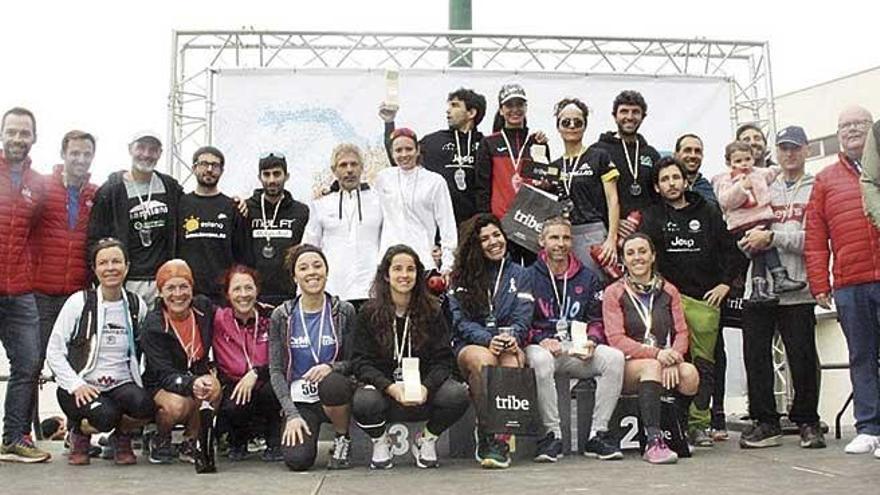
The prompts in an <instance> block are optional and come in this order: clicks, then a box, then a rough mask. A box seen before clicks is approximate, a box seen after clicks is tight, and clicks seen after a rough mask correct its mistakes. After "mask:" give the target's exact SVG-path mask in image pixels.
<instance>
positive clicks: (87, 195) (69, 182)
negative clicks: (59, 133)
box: [31, 131, 98, 362]
mask: <svg viewBox="0 0 880 495" xmlns="http://www.w3.org/2000/svg"><path fill="white" fill-rule="evenodd" d="M94 156H95V138H94V136H92V135H91V134H89V133H87V132H83V131H70V132H68V133H67V134H65V135H64V138H63V139H62V140H61V159H62V160H64V163H62V164H59V165H56V166H55V167H54V169H53V170H52V175H51V176H50V177H46V178H45V179H46V180H45V197H44V199H43V207H42V209H41V211H40V216H39V217H38V218H37V221H36V228H35V229H34V232H33V234H32V235H31V249H32V253H33V267H34V272H33V273H34V296H35V297H36V300H37V312H38V313H39V315H40V338H41V340H40V356H42V357H45V355H46V344H47V343H48V342H49V335H50V334H51V333H52V326H53V325H54V324H55V319H56V318H57V317H58V313H59V312H60V311H61V307H62V306H63V305H64V301H66V300H67V298H68V297H69V296H70V295H71V294H73V293H74V292H76V291H78V290H81V289H84V288H85V287H86V284H87V283H88V281H89V266H88V263H86V258H87V256H86V233H87V231H88V228H89V212H91V211H92V201H93V199H94V197H95V190H97V188H98V186H96V185H95V184H92V183H90V182H89V168H90V167H91V166H92V159H93V158H94ZM40 362H43V360H42V359H40Z"/></svg>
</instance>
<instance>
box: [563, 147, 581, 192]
mask: <svg viewBox="0 0 880 495" xmlns="http://www.w3.org/2000/svg"><path fill="white" fill-rule="evenodd" d="M584 151H586V150H585V149H584V147H583V145H581V151H580V152H579V153H578V154H577V156H573V157H572V160H571V162H570V163H569V162H568V160H566V158H565V155H562V188H563V189H565V195H566V196H568V197H569V198H570V197H571V183H572V181H574V173H573V172H574V169H575V167H577V166H578V165H579V164H580V161H581V156H583V154H584Z"/></svg>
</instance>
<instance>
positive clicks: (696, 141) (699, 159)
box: [675, 134, 718, 206]
mask: <svg viewBox="0 0 880 495" xmlns="http://www.w3.org/2000/svg"><path fill="white" fill-rule="evenodd" d="M675 158H676V159H677V160H678V161H680V162H681V163H682V165H684V168H685V170H686V171H687V177H686V178H685V179H686V181H687V190H688V191H693V192H695V193H697V194H699V195H700V196H702V197H703V199H705V200H706V201H708V202H710V203H712V204H713V205H715V206H718V198H716V197H715V191H713V190H712V184H711V183H710V182H709V180H708V179H706V178H705V177H703V174H701V173H700V167H702V166H703V140H702V139H700V136H697V135H696V134H682V135H681V136H680V137H679V138H678V139H676V140H675Z"/></svg>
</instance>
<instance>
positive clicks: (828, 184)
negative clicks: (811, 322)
mask: <svg viewBox="0 0 880 495" xmlns="http://www.w3.org/2000/svg"><path fill="white" fill-rule="evenodd" d="M871 122H872V119H871V114H870V113H869V112H868V111H867V110H865V109H864V108H861V107H850V108H847V109H846V110H844V111H843V112H842V113H841V114H840V117H839V118H838V121H837V137H838V139H839V140H840V145H841V147H842V148H843V153H841V154H840V157H839V160H838V161H837V163H835V164H833V165H831V166H828V167H826V168H825V169H824V170H822V171H821V172H819V174H818V175H817V176H816V182H815V185H814V186H813V192H812V195H811V196H810V202H809V206H808V207H807V227H806V241H805V248H804V254H805V257H806V262H807V278H808V279H809V282H810V291H811V292H812V293H813V295H814V296H815V297H816V302H817V303H818V304H819V305H820V306H822V307H824V308H830V307H831V294H832V286H831V285H830V284H829V282H828V264H829V258H830V256H831V254H832V253H833V254H834V264H833V275H834V277H833V278H834V286H833V291H834V302H835V304H836V306H837V312H838V319H839V320H840V326H841V328H843V333H844V335H845V336H846V343H847V347H848V348H849V364H850V368H849V369H850V380H851V381H852V388H853V398H854V411H855V418H856V433H857V435H856V438H855V439H853V440H852V441H851V442H850V443H849V444H848V445H847V446H846V449H845V450H846V452H847V453H849V454H867V453H870V452H872V451H873V452H874V456H875V457H878V458H880V378H878V374H877V372H878V367H877V348H878V344H880V231H878V230H877V227H875V226H874V225H873V224H871V222H870V221H869V220H868V217H867V216H866V215H865V212H864V210H863V209H862V195H861V189H860V188H859V175H860V174H861V168H862V165H861V163H860V161H861V159H862V152H863V151H864V148H865V141H866V139H867V135H868V130H869V129H870V127H871ZM829 241H830V249H829Z"/></svg>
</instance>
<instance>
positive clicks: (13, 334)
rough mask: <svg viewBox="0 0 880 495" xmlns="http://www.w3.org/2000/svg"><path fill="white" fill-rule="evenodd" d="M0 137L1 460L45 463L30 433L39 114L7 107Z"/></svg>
mask: <svg viewBox="0 0 880 495" xmlns="http://www.w3.org/2000/svg"><path fill="white" fill-rule="evenodd" d="M0 136H2V140H3V152H2V154H0V343H2V344H3V348H4V349H5V350H6V355H7V356H9V385H8V387H7V388H6V402H5V403H4V411H5V412H4V415H3V445H2V446H0V460H3V461H12V462H28V463H30V462H43V461H46V460H48V459H49V457H51V456H50V455H49V453H48V452H44V451H42V450H40V449H38V448H37V447H36V446H34V443H33V441H32V440H31V437H30V431H31V427H30V418H31V412H32V411H31V409H32V408H33V403H34V393H35V392H36V388H37V387H36V383H37V377H38V376H39V374H40V336H39V334H38V333H37V331H38V330H37V326H38V325H39V321H38V317H37V305H36V303H35V302H34V294H33V286H32V282H31V255H30V251H29V249H28V240H29V238H30V235H31V230H32V227H33V225H34V220H35V219H36V217H37V214H38V207H39V205H40V201H41V200H42V195H43V180H42V178H41V177H40V175H39V174H37V173H36V172H34V171H33V170H31V159H30V158H29V157H28V153H30V150H31V146H33V144H34V142H35V141H36V140H37V124H36V120H35V119H34V114H33V113H31V111H30V110H27V109H24V108H20V107H15V108H12V109H10V110H8V111H7V112H6V113H5V114H3V120H2V121H0Z"/></svg>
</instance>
